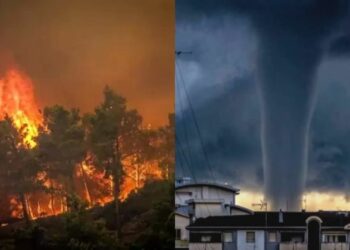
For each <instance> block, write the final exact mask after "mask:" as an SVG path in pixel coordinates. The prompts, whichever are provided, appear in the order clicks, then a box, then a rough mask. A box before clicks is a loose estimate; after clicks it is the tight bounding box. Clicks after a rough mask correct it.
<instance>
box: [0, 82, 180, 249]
mask: <svg viewBox="0 0 350 250" xmlns="http://www.w3.org/2000/svg"><path fill="white" fill-rule="evenodd" d="M103 97H104V98H103V101H102V103H101V104H100V105H98V106H97V107H96V108H95V110H94V112H91V113H86V114H81V113H80V112H79V110H77V109H66V108H65V107H63V106H59V105H55V106H50V107H46V108H44V109H43V111H42V112H41V117H42V119H41V121H40V124H39V126H38V128H37V130H36V131H35V133H33V131H32V130H33V128H31V126H30V124H29V123H28V124H25V123H24V125H23V126H21V127H20V128H19V126H18V124H16V118H15V117H13V116H10V115H4V117H2V119H1V120H0V195H1V200H0V223H1V227H0V249H29V250H30V249H63V248H65V249H85V250H87V249H101V250H103V249H106V250H107V249H172V248H173V228H174V225H173V194H172V192H173V176H174V175H173V174H174V115H173V114H171V115H169V123H168V125H166V126H163V127H159V128H152V127H151V126H146V125H145V124H144V123H143V121H142V116H141V115H140V114H139V113H138V111H137V110H135V109H130V108H129V107H128V105H127V100H126V99H125V98H123V97H121V96H120V95H118V94H116V93H115V92H114V91H113V90H112V89H111V88H109V87H106V88H105V90H104V92H103ZM33 134H34V135H33Z"/></svg>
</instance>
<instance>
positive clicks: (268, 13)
mask: <svg viewBox="0 0 350 250" xmlns="http://www.w3.org/2000/svg"><path fill="white" fill-rule="evenodd" d="M247 2H248V3H247ZM205 3H206V5H205V4H203V2H202V3H201V4H202V5H201V6H197V5H196V1H181V0H180V1H178V2H177V13H179V14H177V18H178V19H177V22H178V24H179V25H180V27H181V26H185V27H186V26H189V25H193V24H194V23H196V22H203V20H215V19H218V18H222V16H224V15H233V16H235V15H237V13H238V14H239V15H237V16H244V17H245V19H246V20H247V18H249V23H250V24H252V27H253V29H254V30H255V32H256V34H257V40H258V42H259V43H258V44H259V45H258V49H257V55H258V58H259V59H258V61H257V62H258V64H257V67H258V71H257V72H259V74H258V76H259V77H258V80H259V81H260V83H261V84H260V88H261V92H262V100H263V108H264V110H263V122H264V126H263V127H264V128H265V130H264V133H263V134H262V135H263V137H262V138H263V146H264V147H263V151H264V152H265V160H266V159H267V163H266V167H267V173H268V177H270V179H271V178H272V179H273V181H272V180H270V181H268V183H270V184H271V185H270V184H268V185H267V195H268V196H271V198H272V199H275V201H276V204H277V206H280V205H281V204H283V205H284V204H285V199H287V200H288V202H290V203H293V207H294V208H297V207H298V204H297V203H298V202H297V200H299V198H300V195H301V192H302V189H303V186H304V178H305V176H304V173H305V167H306V156H307V143H306V141H307V138H308V128H309V123H310V119H311V112H312V103H313V99H314V95H315V93H314V84H315V83H314V81H315V79H314V78H315V75H316V72H317V69H318V67H319V64H320V62H321V60H322V57H323V55H324V54H325V53H326V51H325V49H326V48H327V45H326V43H327V42H329V40H331V39H332V38H333V35H334V34H335V31H337V32H339V31H338V26H341V25H340V24H341V22H340V21H341V20H342V18H343V17H344V16H345V14H346V12H347V10H348V8H347V6H346V4H347V1H298V2H295V1H269V2H266V1H246V2H241V1H219V3H218V4H216V3H217V1H215V3H214V1H206V2H205ZM198 20H199V21H198ZM232 27H233V29H234V28H235V27H236V26H234V24H233V25H232ZM211 32H212V30H206V33H208V34H210V33H211ZM177 34H178V36H181V33H180V34H179V33H177ZM185 39H189V37H188V36H187V37H186V38H185ZM177 40H181V38H178V39H177ZM230 41H231V39H227V40H226V42H227V43H229V42H230ZM178 44H179V43H178V42H177V45H178ZM177 47H178V46H177ZM199 47H200V46H199ZM206 49H208V48H206ZM242 49H244V48H242ZM227 53H230V52H227ZM285 58H288V59H287V60H285ZM200 63H202V62H200ZM204 64H205V62H204ZM225 67H227V65H225ZM218 68H219V67H218ZM201 93H203V92H201ZM283 93H285V94H286V95H283ZM293 93H294V94H293ZM203 94H204V95H206V93H205V92H204V93H203ZM197 96H199V94H197ZM300 96H304V98H300ZM298 98H299V99H298ZM288 100H289V101H288ZM210 105H213V106H214V107H215V105H214V103H210ZM210 105H209V104H208V106H210ZM282 107H283V108H282ZM243 112H244V110H242V113H243ZM284 114H288V115H287V116H284ZM271 115H272V116H271ZM227 117H229V118H227V119H226V120H225V121H226V122H227V121H228V120H229V119H235V118H236V116H234V115H230V113H228V114H227ZM273 117H275V118H273ZM283 117H285V118H283ZM214 120H215V119H214ZM281 120H283V122H282V121H281ZM215 121H217V120H215ZM298 122H301V123H298ZM216 123H218V122H216ZM204 126H205V125H204ZM296 128H300V129H299V130H296ZM233 129H234V128H231V130H233ZM269 131H270V132H269ZM208 133H213V131H212V130H210V131H208ZM271 133H273V134H275V135H276V133H277V136H274V137H272V136H270V135H269V134H271ZM278 134H280V135H278ZM285 135H289V139H292V140H296V141H294V142H292V143H290V144H288V143H287V142H284V143H283V142H277V141H274V139H273V138H275V139H276V138H277V139H278V140H279V139H283V137H285ZM228 138H229V136H228ZM231 139H232V138H231ZM288 145H292V148H290V146H288ZM288 157H289V158H288ZM318 162H319V161H318ZM321 162H322V160H321ZM276 164H277V165H278V166H276ZM274 165H275V166H274ZM270 166H271V167H270ZM295 166H298V167H299V170H297V169H296V167H295ZM231 168H234V167H232V166H231ZM280 169H283V172H281V173H280V174H279V172H280V171H279V170H280ZM286 174H287V175H286ZM311 175H312V174H310V175H309V176H311ZM321 175H322V174H321ZM287 176H288V178H285V177H287ZM291 176H294V177H293V178H291ZM313 177H315V176H313ZM315 178H316V179H317V177H315ZM318 179H320V178H318ZM278 180H280V181H281V183H279V182H278ZM283 183H285V184H283ZM275 184H277V186H276V185H275ZM269 185H270V186H269ZM291 187H293V188H292V189H293V194H292V193H290V192H289V191H288V190H291ZM283 199H284V200H283Z"/></svg>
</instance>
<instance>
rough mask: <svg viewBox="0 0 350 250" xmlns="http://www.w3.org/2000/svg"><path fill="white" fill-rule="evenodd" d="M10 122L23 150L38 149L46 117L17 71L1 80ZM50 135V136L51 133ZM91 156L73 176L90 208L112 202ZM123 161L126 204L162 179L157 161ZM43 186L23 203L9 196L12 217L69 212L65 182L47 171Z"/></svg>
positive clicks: (1, 105)
mask: <svg viewBox="0 0 350 250" xmlns="http://www.w3.org/2000/svg"><path fill="white" fill-rule="evenodd" d="M6 116H8V117H9V118H11V120H12V121H13V124H14V126H15V127H16V129H17V130H18V131H19V132H20V134H21V136H22V137H23V138H24V139H23V143H24V146H25V147H26V148H28V149H35V148H36V147H37V142H36V137H37V136H38V135H39V127H40V126H44V127H45V124H44V123H45V122H44V117H43V114H42V113H41V112H40V111H39V108H38V105H37V103H36V100H35V97H34V92H33V85H32V81H31V79H30V78H29V77H28V76H27V75H26V74H25V73H23V72H21V71H20V70H19V69H17V68H11V69H9V70H7V71H6V72H5V74H3V75H2V76H0V119H4V118H5V117H6ZM48 133H50V132H48ZM89 157H90V153H87V154H86V156H85V160H83V161H82V162H80V163H78V164H76V166H75V170H74V174H73V184H72V185H73V189H74V190H75V192H74V193H75V194H76V195H77V196H78V197H80V198H81V199H82V200H84V201H85V202H86V203H87V204H88V207H93V206H96V205H104V204H106V203H108V202H111V201H113V199H114V196H113V191H112V189H113V181H112V177H111V176H110V175H107V174H106V171H104V170H101V169H99V168H96V167H95V166H94V165H93V164H92V163H91V161H89ZM131 162H132V161H129V160H124V161H122V165H123V172H124V176H123V177H122V178H121V188H120V189H121V190H120V193H119V199H120V201H124V200H125V199H126V198H127V197H128V196H129V195H130V193H132V192H134V191H136V192H137V190H138V189H140V188H142V187H143V186H144V184H145V183H146V182H147V180H149V179H163V178H164V177H163V175H162V171H161V168H160V167H159V164H158V162H157V161H155V160H153V161H149V162H146V163H143V164H139V163H138V164H132V163H131ZM36 180H37V182H38V183H41V186H42V189H41V190H37V189H35V190H31V191H26V193H24V194H23V195H22V196H23V197H22V200H21V199H20V198H19V197H18V195H13V194H11V195H9V196H8V197H9V199H8V206H9V210H10V216H11V217H17V218H19V217H23V216H24V213H27V214H28V217H29V218H31V219H36V218H39V217H45V216H50V215H57V214H60V213H63V212H66V211H68V204H67V192H66V189H65V187H64V185H65V184H66V180H64V179H60V178H58V177H56V176H54V177H53V178H52V175H51V176H50V175H48V174H47V173H46V172H45V170H43V171H40V172H38V173H37V175H36Z"/></svg>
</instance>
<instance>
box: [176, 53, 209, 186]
mask: <svg viewBox="0 0 350 250" xmlns="http://www.w3.org/2000/svg"><path fill="white" fill-rule="evenodd" d="M177 55H180V54H177ZM175 65H176V66H177V68H178V72H179V75H180V79H181V82H182V85H183V89H184V93H185V95H186V98H187V101H188V105H189V109H190V112H191V115H192V118H193V121H194V125H195V129H196V131H197V133H198V137H199V142H200V145H201V149H202V152H203V155H204V158H205V162H206V165H207V167H208V170H209V173H210V174H211V176H212V178H213V179H214V181H215V179H216V178H215V174H214V171H213V169H212V166H211V164H210V161H209V157H208V153H207V151H206V149H205V146H204V141H203V138H202V135H201V131H200V127H199V124H198V121H197V117H196V114H195V112H194V109H193V105H192V102H191V100H190V97H189V94H188V91H187V88H186V84H185V80H184V77H183V75H182V70H181V66H180V64H179V63H178V62H177V60H175Z"/></svg>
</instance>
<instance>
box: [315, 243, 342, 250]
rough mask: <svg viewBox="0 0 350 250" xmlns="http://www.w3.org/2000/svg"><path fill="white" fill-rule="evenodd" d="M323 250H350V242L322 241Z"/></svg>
mask: <svg viewBox="0 0 350 250" xmlns="http://www.w3.org/2000/svg"><path fill="white" fill-rule="evenodd" d="M321 250H349V243H345V242H344V243H322V244H321Z"/></svg>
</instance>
